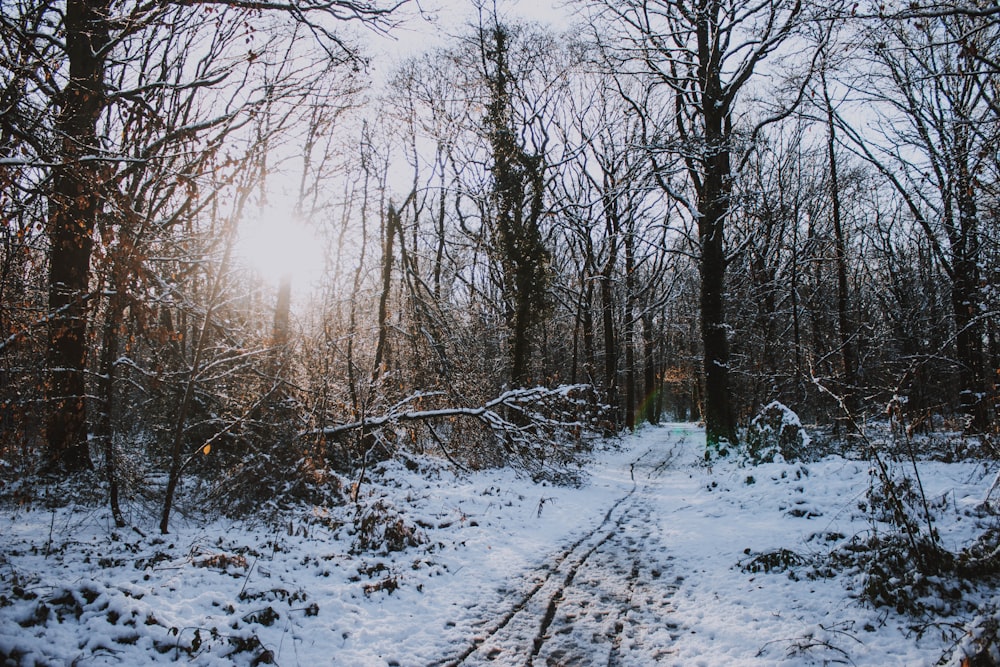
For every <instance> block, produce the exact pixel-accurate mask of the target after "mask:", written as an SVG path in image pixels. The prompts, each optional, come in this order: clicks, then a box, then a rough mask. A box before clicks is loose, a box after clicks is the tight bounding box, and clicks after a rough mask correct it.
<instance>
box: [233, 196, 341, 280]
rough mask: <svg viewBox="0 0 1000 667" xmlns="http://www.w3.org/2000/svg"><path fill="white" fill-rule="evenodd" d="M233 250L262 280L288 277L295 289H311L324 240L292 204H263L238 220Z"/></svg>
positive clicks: (320, 264)
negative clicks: (287, 205) (283, 205)
mask: <svg viewBox="0 0 1000 667" xmlns="http://www.w3.org/2000/svg"><path fill="white" fill-rule="evenodd" d="M236 254H237V256H238V257H239V259H240V261H241V263H243V264H244V265H245V266H246V267H247V268H249V269H251V270H253V271H254V272H255V273H257V274H258V275H259V276H260V277H261V279H263V280H264V281H266V282H268V283H271V284H274V285H277V284H278V283H280V282H281V281H282V280H283V279H290V280H291V282H292V285H293V289H294V290H295V291H298V292H301V291H302V290H307V289H312V287H314V286H315V285H316V283H318V282H319V281H320V279H321V278H322V275H323V269H324V265H325V253H324V243H323V241H322V239H321V238H320V236H319V234H317V231H316V229H315V228H314V227H313V226H312V225H311V224H310V223H309V222H307V221H305V220H302V219H301V218H300V217H298V216H296V215H295V214H294V211H293V209H292V207H288V208H283V207H280V206H267V207H265V208H263V209H261V210H260V211H258V212H257V213H256V214H255V215H252V216H250V217H247V218H245V219H244V220H242V221H241V222H240V225H239V228H238V231H237V239H236Z"/></svg>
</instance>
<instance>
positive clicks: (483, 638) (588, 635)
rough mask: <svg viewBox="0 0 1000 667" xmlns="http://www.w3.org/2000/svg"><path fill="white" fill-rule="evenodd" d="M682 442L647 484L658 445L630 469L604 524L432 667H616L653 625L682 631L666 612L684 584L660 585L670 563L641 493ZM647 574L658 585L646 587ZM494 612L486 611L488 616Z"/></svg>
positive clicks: (657, 466)
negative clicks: (639, 476)
mask: <svg viewBox="0 0 1000 667" xmlns="http://www.w3.org/2000/svg"><path fill="white" fill-rule="evenodd" d="M678 444H679V443H676V442H675V443H673V446H672V447H671V448H670V449H669V450H668V451H666V452H660V453H661V455H662V456H661V457H658V460H656V461H655V462H654V463H653V464H652V465H651V466H649V469H648V472H647V474H646V476H645V479H644V481H643V485H642V486H640V484H639V482H638V481H637V480H636V468H637V467H638V466H640V465H641V463H642V461H643V460H644V459H646V458H647V457H648V456H650V455H652V454H655V453H657V452H658V450H657V449H656V448H652V447H651V448H649V449H648V450H647V451H645V452H644V453H643V454H642V455H641V456H639V457H638V458H636V459H635V460H634V461H633V462H632V463H631V466H630V475H631V479H632V486H631V488H630V489H629V490H628V491H627V492H626V493H625V494H624V495H623V496H621V497H620V498H618V499H617V500H616V501H615V502H614V503H613V504H612V505H611V507H610V508H609V509H608V511H607V512H606V513H605V515H604V517H603V519H602V521H601V522H600V524H599V525H598V526H596V527H595V528H593V529H591V530H590V531H588V532H586V533H585V534H584V535H583V536H581V537H580V538H579V539H577V540H576V541H574V542H573V543H571V544H569V545H568V546H567V547H565V548H563V549H562V550H561V551H559V552H558V553H557V554H556V556H555V557H554V558H553V559H550V562H551V565H549V566H547V567H545V568H544V574H543V575H542V576H541V577H540V578H539V579H538V580H537V581H535V582H534V583H532V584H531V585H529V586H527V587H526V588H524V589H522V591H521V592H520V593H519V594H516V595H514V596H513V597H514V600H513V604H511V605H510V606H509V607H508V608H507V609H506V610H505V611H504V612H502V613H501V614H500V615H499V616H497V615H496V614H495V613H494V614H491V616H492V617H493V620H492V621H491V622H489V623H488V624H486V625H485V626H484V627H483V628H482V630H481V631H480V633H479V634H478V635H477V636H476V637H475V638H474V639H473V640H472V641H471V643H470V644H469V645H468V646H466V647H465V648H464V649H463V650H462V651H461V652H459V653H458V654H457V655H454V656H452V657H449V658H446V659H444V660H441V661H438V662H435V663H432V667H458V666H459V665H472V664H490V663H493V664H503V665H527V666H532V665H581V666H582V665H598V664H601V665H604V664H606V665H608V666H609V667H612V666H614V665H619V664H624V663H622V662H621V657H622V655H625V654H627V651H626V649H629V648H633V647H634V645H635V642H636V641H640V642H641V641H642V639H643V638H642V637H641V636H639V635H641V634H642V632H641V626H642V625H644V624H648V623H651V622H652V623H655V624H656V625H657V627H661V628H664V627H665V628H667V629H671V628H672V629H673V630H674V631H676V630H678V626H677V625H676V624H674V623H671V622H670V621H669V619H667V620H664V619H661V618H660V616H661V613H660V612H662V614H669V612H670V609H669V607H670V598H672V597H673V593H674V591H676V589H677V586H678V585H679V583H680V581H681V580H682V579H680V578H678V579H677V580H675V582H674V583H673V584H669V585H664V584H663V582H662V581H660V580H661V578H662V576H663V574H664V570H665V569H666V567H668V566H669V565H660V564H658V560H657V554H658V553H664V552H665V551H666V549H665V547H663V546H662V545H659V544H655V542H656V541H657V540H656V538H655V536H651V535H650V534H649V531H648V530H644V529H643V528H644V526H645V525H647V524H648V521H649V518H650V515H651V514H653V513H655V511H656V508H655V507H654V506H653V503H652V502H651V501H650V500H649V499H648V498H646V497H644V494H643V493H641V492H640V491H641V490H642V489H646V488H651V487H652V485H653V483H654V482H655V481H656V479H657V478H658V477H659V476H661V475H662V473H663V471H664V470H666V469H667V467H668V466H669V465H670V464H671V463H672V462H673V459H674V457H675V456H676V451H677V450H678V446H677V445H678ZM623 559H624V561H623ZM666 560H667V561H669V560H670V558H669V556H667V557H666ZM650 563H651V564H650ZM643 575H648V577H645V578H648V579H650V580H651V581H650V582H647V581H644V576H643ZM487 613H489V612H488V611H486V610H484V612H483V616H484V617H485V616H486V614H487ZM647 617H650V618H647ZM670 634H671V636H672V637H673V636H676V634H675V632H671V633H670ZM626 643H627V644H628V645H627V646H626ZM664 652H665V651H664Z"/></svg>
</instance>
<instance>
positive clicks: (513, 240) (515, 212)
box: [479, 15, 549, 386]
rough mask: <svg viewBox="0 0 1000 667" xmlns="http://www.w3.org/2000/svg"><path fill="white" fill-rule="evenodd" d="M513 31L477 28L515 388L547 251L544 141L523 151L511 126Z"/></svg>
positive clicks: (542, 300) (526, 365) (542, 302)
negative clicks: (544, 230)
mask: <svg viewBox="0 0 1000 667" xmlns="http://www.w3.org/2000/svg"><path fill="white" fill-rule="evenodd" d="M510 41H511V29H510V28H509V27H507V26H505V25H503V24H501V23H500V22H499V19H498V18H497V17H496V16H495V15H494V16H493V25H492V26H489V27H482V28H480V36H479V44H480V49H481V58H482V68H483V72H484V74H485V76H486V84H487V87H488V91H487V96H488V97H487V108H486V116H485V118H484V119H483V123H484V125H485V130H486V134H487V138H488V140H489V144H490V149H491V157H492V165H491V170H492V175H493V191H492V197H491V199H492V202H493V207H492V208H493V216H494V219H493V226H494V235H495V243H496V245H497V247H498V250H499V254H500V258H499V259H500V264H501V266H502V267H503V275H504V288H505V290H506V292H507V295H508V299H509V303H508V305H507V318H508V320H509V321H510V323H511V332H510V368H511V370H510V377H511V382H512V383H513V384H514V385H515V386H524V385H526V384H527V383H528V382H529V381H530V380H531V379H532V378H531V346H532V335H533V331H534V328H535V326H536V325H537V324H539V323H540V322H541V319H542V316H543V314H544V313H545V310H546V289H547V282H548V265H549V250H548V249H547V248H546V247H545V244H544V242H543V239H542V230H541V222H542V215H543V213H544V212H545V208H544V207H545V176H546V156H545V149H546V143H547V137H545V136H544V134H543V135H542V137H541V140H540V145H536V146H532V147H530V148H529V147H526V146H524V145H523V144H522V143H521V141H520V139H519V132H518V128H517V127H515V125H514V118H513V105H514V102H513V95H514V92H515V91H514V87H515V86H516V85H517V84H518V82H517V81H516V80H514V77H513V73H512V71H511V65H510V57H511V56H510Z"/></svg>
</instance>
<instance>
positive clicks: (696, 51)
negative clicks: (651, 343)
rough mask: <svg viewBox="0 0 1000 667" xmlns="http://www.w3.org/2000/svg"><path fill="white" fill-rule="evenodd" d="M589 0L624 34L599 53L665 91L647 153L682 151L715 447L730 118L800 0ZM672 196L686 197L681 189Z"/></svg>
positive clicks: (721, 394)
mask: <svg viewBox="0 0 1000 667" xmlns="http://www.w3.org/2000/svg"><path fill="white" fill-rule="evenodd" d="M591 4H592V6H593V7H595V11H596V13H597V14H598V16H599V17H600V18H601V19H604V20H605V21H606V22H607V23H609V24H610V25H611V26H612V30H617V31H618V33H617V34H618V35H620V36H621V37H622V38H623V39H624V40H626V43H627V46H625V47H623V48H621V49H616V48H613V41H612V40H611V39H610V38H609V40H608V44H609V48H608V52H609V53H610V54H611V56H612V57H613V58H616V59H617V60H618V61H619V62H620V63H621V69H630V70H631V71H632V73H634V74H636V75H638V76H641V77H645V78H646V79H647V80H648V81H649V83H650V85H651V86H654V87H655V86H662V87H665V88H666V90H667V91H669V94H670V95H671V96H672V98H673V99H672V111H671V116H672V125H671V127H669V128H667V127H657V128H653V129H655V132H652V131H651V132H650V135H649V136H650V137H651V139H653V141H654V145H655V148H656V150H658V151H664V150H669V151H673V152H675V153H678V154H680V155H681V156H682V157H683V158H684V160H685V162H686V165H687V172H688V177H689V181H690V185H691V186H692V188H693V190H694V199H693V201H690V202H689V203H688V207H689V209H690V213H691V215H692V217H694V218H695V220H696V222H697V237H698V253H699V267H700V274H701V294H700V308H701V335H702V347H703V353H704V365H703V368H704V375H705V402H704V403H705V410H704V418H705V425H706V437H707V442H708V446H709V448H710V449H718V448H722V447H724V445H725V443H727V442H728V443H735V442H736V421H735V414H734V409H733V405H732V396H731V391H730V379H729V375H730V359H729V340H728V336H727V329H726V307H725V274H726V265H727V261H728V259H727V246H726V226H727V225H726V221H727V217H728V215H729V212H730V209H731V206H732V200H731V194H732V189H733V179H734V177H735V176H736V174H737V173H738V169H739V162H738V160H739V158H740V156H741V155H742V153H743V151H744V146H743V143H742V142H743V141H744V137H741V135H740V132H739V128H738V127H737V123H736V122H735V121H736V113H737V108H738V98H739V96H740V94H741V93H744V92H745V89H746V88H748V87H749V84H750V82H751V81H753V80H754V75H755V74H756V73H757V72H758V70H759V69H760V68H761V66H762V63H763V61H764V60H765V59H767V58H768V57H769V56H773V54H775V52H777V51H778V50H779V49H781V48H782V46H783V45H784V44H785V43H786V41H787V40H788V39H789V38H790V37H791V36H792V35H794V34H796V32H797V31H798V30H799V29H800V27H801V25H802V23H803V21H804V20H805V18H806V11H805V9H806V5H805V4H804V3H803V2H802V1H801V0H770V1H768V2H764V3H758V4H756V5H753V6H749V7H748V6H745V5H743V4H741V3H739V2H727V1H724V0H691V1H688V0H657V1H656V2H633V1H631V0H629V1H626V2H596V3H591ZM599 38H601V37H599ZM796 101H797V98H796V96H795V95H793V96H792V99H791V100H789V101H788V103H787V104H783V105H780V106H783V107H784V108H779V109H778V110H777V112H776V115H777V116H778V117H781V116H784V115H786V114H787V113H789V112H790V108H791V106H793V105H794V104H795V103H796ZM636 112H637V113H640V114H642V113H644V109H643V108H642V107H641V106H639V105H637V106H636ZM748 129H749V128H748ZM752 135H753V133H752V132H751V133H750V136H751V137H752ZM734 156H735V157H736V158H737V163H736V165H734V164H733V159H734ZM670 189H671V190H673V188H672V187H671V188H670ZM672 194H675V195H677V196H678V197H679V198H681V199H682V200H683V199H685V197H684V196H683V194H682V193H680V192H676V191H674V192H672Z"/></svg>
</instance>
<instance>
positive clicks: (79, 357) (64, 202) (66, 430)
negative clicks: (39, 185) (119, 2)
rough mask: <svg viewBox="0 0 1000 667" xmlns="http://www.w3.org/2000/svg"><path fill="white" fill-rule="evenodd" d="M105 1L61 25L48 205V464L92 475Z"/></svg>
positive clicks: (71, 10) (73, 1) (71, 0)
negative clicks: (90, 372) (63, 75)
mask: <svg viewBox="0 0 1000 667" xmlns="http://www.w3.org/2000/svg"><path fill="white" fill-rule="evenodd" d="M109 4H110V2H109V1H108V0H102V1H99V2H82V1H81V0H68V1H67V3H66V14H65V18H64V26H65V34H66V37H65V39H66V56H67V60H68V63H69V80H68V81H67V83H66V87H65V89H64V90H63V91H62V96H61V99H60V106H59V112H58V116H57V118H56V131H57V133H58V135H59V139H60V142H61V146H60V153H61V155H60V158H61V159H60V164H59V165H58V166H57V167H56V168H55V169H54V173H53V178H52V191H51V196H50V199H49V228H48V232H49V243H50V246H51V247H50V251H49V252H50V254H49V298H48V306H49V312H50V313H52V314H53V317H52V320H51V322H50V325H49V332H48V354H47V361H48V368H49V383H48V399H49V416H48V424H47V429H46V438H47V441H48V451H47V458H48V461H47V465H48V467H49V468H51V469H58V470H60V471H63V472H74V471H79V470H84V469H91V468H92V467H93V464H92V462H91V459H90V451H89V447H88V444H87V403H86V393H87V392H86V382H85V376H84V371H85V369H86V364H87V307H86V306H87V301H88V299H89V287H90V254H91V250H92V248H93V243H94V242H93V234H94V227H95V224H96V222H97V215H98V212H99V211H100V208H101V195H100V190H101V184H100V174H101V170H100V168H99V166H98V164H99V163H98V161H97V159H96V158H97V155H98V153H99V150H100V147H99V146H98V141H97V123H98V119H99V117H100V115H101V112H102V111H103V109H104V106H105V91H104V64H105V63H104V59H105V57H106V54H105V53H104V49H105V48H106V47H107V45H108V42H109V30H108V22H107V18H108V8H109Z"/></svg>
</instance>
